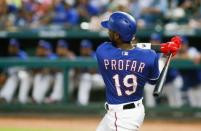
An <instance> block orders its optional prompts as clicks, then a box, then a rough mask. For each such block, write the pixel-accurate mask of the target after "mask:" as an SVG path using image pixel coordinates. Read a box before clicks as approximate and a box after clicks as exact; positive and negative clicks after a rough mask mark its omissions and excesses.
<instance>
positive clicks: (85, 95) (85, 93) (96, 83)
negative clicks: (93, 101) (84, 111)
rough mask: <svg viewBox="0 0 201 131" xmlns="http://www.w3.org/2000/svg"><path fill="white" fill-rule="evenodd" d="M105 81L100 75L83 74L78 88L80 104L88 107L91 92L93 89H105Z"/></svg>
mask: <svg viewBox="0 0 201 131" xmlns="http://www.w3.org/2000/svg"><path fill="white" fill-rule="evenodd" d="M104 85H105V84H104V81H103V78H102V76H101V75H100V74H90V73H83V74H81V77H80V82H79V87H78V103H79V104H81V105H88V103H89V95H90V91H91V89H92V87H93V88H96V89H99V88H102V89H103V88H104Z"/></svg>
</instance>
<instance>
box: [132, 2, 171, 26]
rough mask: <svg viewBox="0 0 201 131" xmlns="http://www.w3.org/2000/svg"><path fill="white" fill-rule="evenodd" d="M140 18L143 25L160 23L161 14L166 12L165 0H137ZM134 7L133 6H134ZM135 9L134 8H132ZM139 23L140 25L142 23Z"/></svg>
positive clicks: (166, 4)
mask: <svg viewBox="0 0 201 131" xmlns="http://www.w3.org/2000/svg"><path fill="white" fill-rule="evenodd" d="M138 4H139V7H138V8H137V9H139V10H140V11H139V10H138V11H139V13H138V14H140V20H141V22H143V24H144V25H145V26H150V27H153V26H154V25H155V24H157V23H160V22H161V21H159V20H161V19H162V18H163V15H164V14H165V13H166V12H167V9H168V3H167V0H149V1H147V0H139V1H138ZM134 7H135V6H134ZM132 10H133V11H135V8H134V9H132ZM143 24H140V25H143Z"/></svg>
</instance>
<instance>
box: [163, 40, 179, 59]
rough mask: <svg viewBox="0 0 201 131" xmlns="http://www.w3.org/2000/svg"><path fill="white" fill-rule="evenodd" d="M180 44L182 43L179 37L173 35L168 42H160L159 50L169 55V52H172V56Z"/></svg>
mask: <svg viewBox="0 0 201 131" xmlns="http://www.w3.org/2000/svg"><path fill="white" fill-rule="evenodd" d="M181 44H182V39H181V37H179V36H174V37H173V38H171V41H170V42H167V43H162V44H161V52H162V53H163V54H165V55H169V54H170V53H172V54H173V56H174V55H176V54H177V52H178V50H179V49H180V48H181Z"/></svg>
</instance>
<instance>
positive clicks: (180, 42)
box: [171, 36, 182, 48]
mask: <svg viewBox="0 0 201 131" xmlns="http://www.w3.org/2000/svg"><path fill="white" fill-rule="evenodd" d="M171 42H174V43H175V44H176V45H177V46H178V48H181V44H182V39H181V37H179V36H174V37H172V38H171Z"/></svg>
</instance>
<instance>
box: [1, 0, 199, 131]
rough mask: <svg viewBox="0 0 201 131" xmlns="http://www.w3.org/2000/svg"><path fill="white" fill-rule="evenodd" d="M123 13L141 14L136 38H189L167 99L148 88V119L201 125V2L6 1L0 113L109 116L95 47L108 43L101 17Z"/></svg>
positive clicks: (168, 85)
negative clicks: (200, 123)
mask: <svg viewBox="0 0 201 131" xmlns="http://www.w3.org/2000/svg"><path fill="white" fill-rule="evenodd" d="M117 10H120V11H125V12H129V13H130V14H131V15H133V16H134V17H135V18H136V20H137V24H138V29H137V35H136V42H151V43H153V44H160V43H161V42H166V41H168V40H170V38H171V37H172V36H174V35H180V36H182V39H183V45H182V48H181V50H180V52H179V53H178V55H177V56H176V57H175V58H174V60H173V61H172V63H171V67H170V69H169V71H168V75H167V79H166V83H165V85H164V86H165V88H164V91H163V94H162V96H161V97H160V98H157V99H156V98H154V97H153V96H152V92H153V87H150V85H146V86H145V93H144V103H145V106H146V108H147V111H146V114H147V118H146V119H164V118H165V119H171V120H178V119H179V120H181V119H182V120H183V119H191V120H192V119H193V120H198V121H199V122H200V119H201V65H200V63H201V53H200V50H201V1H200V0H1V1H0V115H1V116H6V115H10V114H11V115H14V116H21V115H23V114H31V116H35V114H39V115H45V116H49V115H57V116H58V115H59V116H65V115H67V116H68V115H73V116H74V115H75V116H77V115H81V116H82V115H84V116H98V118H99V117H100V116H102V115H103V114H104V112H105V110H104V102H105V98H104V97H105V95H104V83H103V80H102V78H101V76H100V74H99V72H98V70H97V63H96V58H95V50H96V48H97V46H98V45H100V44H101V43H102V42H104V41H107V40H108V35H107V31H106V30H104V29H103V28H101V26H100V21H102V20H105V19H108V17H109V16H110V14H111V13H112V12H114V11H117ZM164 59H165V58H161V60H160V65H161V67H162V66H163V62H164ZM18 114H20V115H18ZM98 120H99V119H98ZM3 121H4V120H3ZM95 122H97V123H95V124H94V127H95V126H96V125H97V124H98V121H96V120H95ZM0 123H1V120H0ZM11 125H12V124H11ZM145 125H146V123H145ZM94 127H92V128H90V129H91V130H95V128H94ZM0 129H1V126H0ZM90 129H88V128H87V129H86V130H88V131H89V130H90ZM186 129H188V128H186ZM199 129H200V128H199ZM44 130H45V129H44ZM77 130H81V129H77ZM145 130H146V129H144V131H145ZM153 130H155V131H157V130H156V129H153ZM173 130H174V128H173V129H171V131H173ZM191 130H193V129H192V128H191ZM195 130H196V129H195ZM6 131H7V130H6Z"/></svg>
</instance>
